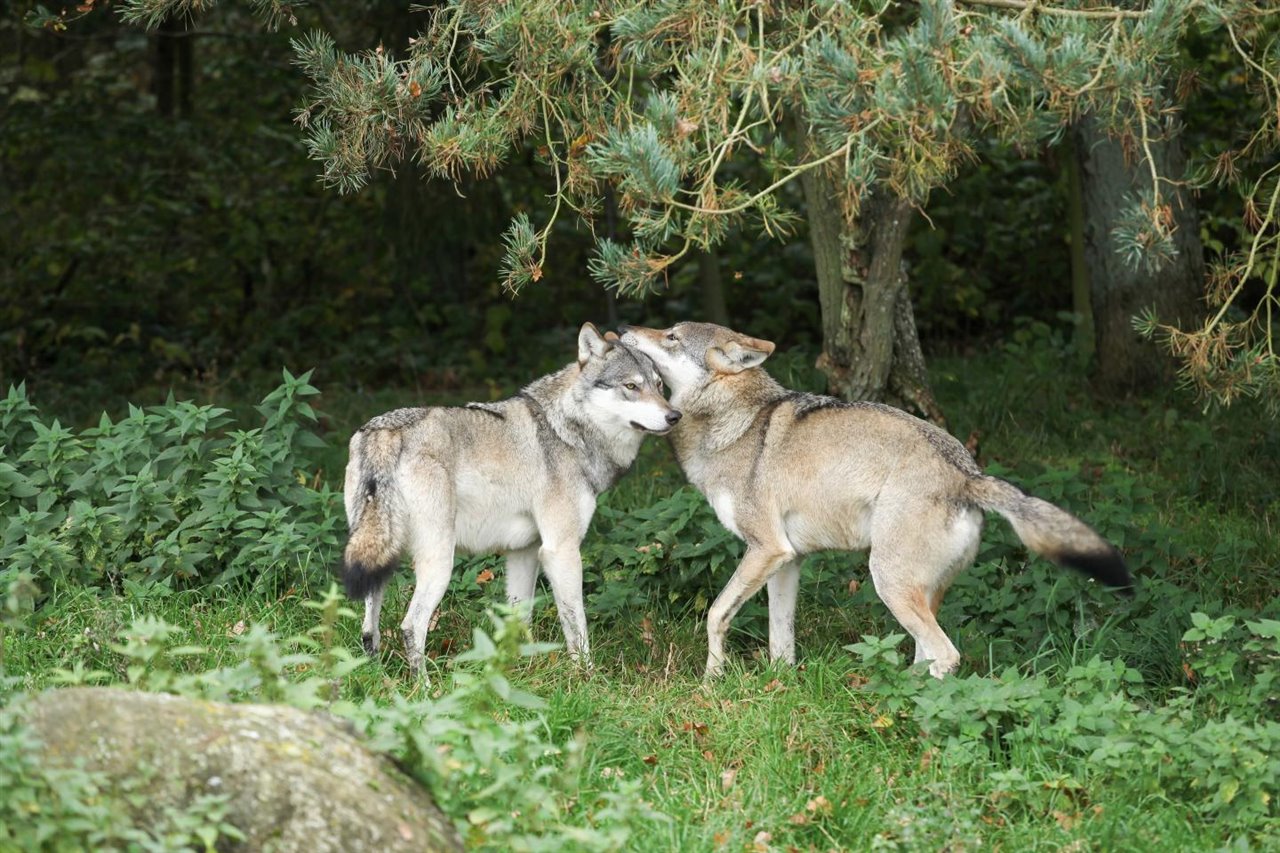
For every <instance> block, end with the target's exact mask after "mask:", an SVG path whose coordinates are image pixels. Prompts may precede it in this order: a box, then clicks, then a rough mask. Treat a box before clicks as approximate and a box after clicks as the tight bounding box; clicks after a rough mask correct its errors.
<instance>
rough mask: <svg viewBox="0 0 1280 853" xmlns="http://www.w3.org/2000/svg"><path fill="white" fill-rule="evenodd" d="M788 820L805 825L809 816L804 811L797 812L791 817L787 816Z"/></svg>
mask: <svg viewBox="0 0 1280 853" xmlns="http://www.w3.org/2000/svg"><path fill="white" fill-rule="evenodd" d="M787 820H789V821H791V822H792V823H794V824H795V825H796V826H804V825H805V824H806V823H808V822H809V816H808V815H807V814H805V813H804V812H796V813H795V814H793V815H792V816H791V817H789V818H787Z"/></svg>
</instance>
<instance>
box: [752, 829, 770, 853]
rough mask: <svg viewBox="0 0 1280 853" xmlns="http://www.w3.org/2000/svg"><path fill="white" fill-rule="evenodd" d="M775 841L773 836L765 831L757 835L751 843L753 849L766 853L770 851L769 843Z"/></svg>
mask: <svg viewBox="0 0 1280 853" xmlns="http://www.w3.org/2000/svg"><path fill="white" fill-rule="evenodd" d="M772 840H773V836H772V835H770V834H769V833H767V832H765V831H764V830H763V829H762V830H760V831H759V832H757V833H756V837H755V838H754V839H752V841H751V849H753V850H758V851H761V853H766V851H768V849H769V842H770V841H772Z"/></svg>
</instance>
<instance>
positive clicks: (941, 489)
mask: <svg viewBox="0 0 1280 853" xmlns="http://www.w3.org/2000/svg"><path fill="white" fill-rule="evenodd" d="M619 331H620V332H621V333H622V341H623V343H625V344H628V345H631V346H634V347H636V348H637V349H638V350H640V351H641V352H643V353H644V354H646V355H648V356H649V357H650V358H651V359H653V362H654V364H655V365H656V366H657V368H658V372H659V373H660V374H662V378H663V379H664V380H665V381H666V383H667V385H668V386H669V387H670V388H671V403H672V405H674V406H676V407H677V408H679V409H680V410H681V412H683V414H684V418H683V420H681V422H680V424H679V426H678V427H676V429H674V430H673V431H672V433H671V439H670V440H671V444H672V447H673V448H674V449H675V453H676V457H677V459H678V460H679V462H680V466H681V467H682V468H683V469H684V473H685V476H686V477H688V479H689V482H691V483H693V485H694V486H696V487H697V488H698V490H699V491H701V492H702V494H704V495H705V496H706V497H707V500H708V501H710V503H711V506H712V508H714V509H715V512H716V516H717V517H718V518H719V519H720V522H721V523H722V524H724V526H725V527H727V528H728V529H729V530H730V531H732V532H733V533H734V534H735V535H736V536H738V537H739V538H741V539H742V540H744V541H745V542H746V544H747V551H746V554H745V555H744V556H743V558H742V562H741V563H740V564H739V565H738V568H737V570H736V571H735V572H734V573H733V577H732V578H730V580H729V583H728V584H727V585H726V586H725V588H724V590H723V591H722V592H721V593H720V595H719V596H717V597H716V600H715V602H714V603H713V604H712V605H711V611H710V613H709V614H708V617H707V639H708V645H709V648H708V653H707V674H708V675H715V674H717V673H718V672H719V671H720V670H721V668H722V667H723V666H724V640H725V634H726V633H727V631H728V628H729V622H730V620H732V619H733V616H734V614H735V613H737V612H738V609H739V608H741V607H742V605H743V603H744V602H745V601H746V600H747V599H749V598H750V597H751V596H753V595H755V594H756V592H757V591H758V590H759V589H760V587H761V586H764V585H765V584H768V588H769V653H770V656H771V657H772V658H773V659H775V660H776V659H782V660H785V661H787V662H789V663H793V662H794V661H795V638H794V617H795V603H796V590H797V587H798V585H799V575H800V562H799V557H800V556H801V555H803V554H806V553H809V552H811V551H818V550H824V549H839V550H861V549H863V548H870V549H871V554H870V569H871V579H872V581H873V582H874V584H875V589H876V593H877V594H878V595H879V596H880V599H881V600H882V601H883V602H884V603H885V604H886V605H887V606H888V608H889V610H890V611H891V612H892V613H893V615H894V617H895V618H896V619H897V620H898V622H900V623H901V624H902V627H903V628H905V629H906V630H907V631H908V633H910V634H911V636H912V637H913V638H914V640H915V645H916V653H915V659H916V662H917V663H918V662H920V661H925V660H927V661H931V664H930V666H929V671H930V672H931V673H933V674H934V675H935V676H938V677H941V676H942V675H944V674H945V673H947V672H950V671H951V670H953V669H954V668H955V667H956V666H957V665H958V664H959V661H960V653H959V652H957V651H956V648H955V646H954V645H952V643H951V640H950V639H949V638H948V637H947V635H946V634H945V633H944V632H943V630H942V629H941V628H940V627H939V626H938V621H937V619H936V615H937V612H938V607H939V605H941V604H942V597H943V595H944V593H946V591H947V587H948V586H949V585H950V583H951V581H952V579H953V578H954V577H955V575H956V573H957V572H959V571H961V570H962V569H964V568H966V567H968V566H969V565H971V564H972V563H973V559H974V556H975V555H976V554H977V551H978V543H979V539H980V537H981V533H982V524H983V510H994V511H996V512H998V513H1000V514H1001V515H1003V516H1004V517H1005V518H1007V519H1008V520H1009V522H1010V523H1011V524H1012V525H1013V529H1014V531H1015V532H1017V534H1018V536H1019V537H1020V538H1021V539H1022V541H1023V542H1024V543H1026V545H1027V546H1028V547H1029V548H1031V549H1032V550H1033V551H1036V552H1037V553H1039V554H1042V555H1044V556H1046V557H1048V558H1049V559H1051V560H1053V561H1055V562H1057V563H1059V564H1062V565H1067V566H1071V567H1073V568H1076V569H1079V570H1081V571H1083V572H1085V573H1086V574H1089V575H1092V576H1093V577H1095V578H1097V579H1098V580H1100V581H1102V582H1103V583H1105V584H1108V585H1110V586H1113V587H1117V588H1119V589H1121V590H1122V591H1126V592H1128V591H1130V587H1131V586H1132V579H1131V578H1130V576H1129V572H1128V569H1127V568H1126V567H1125V564H1124V560H1123V559H1122V558H1121V556H1120V553H1119V552H1118V551H1117V550H1116V549H1115V548H1114V547H1113V546H1112V545H1110V544H1109V543H1108V542H1107V541H1106V540H1104V539H1103V538H1102V537H1101V536H1099V535H1098V534H1097V533H1095V532H1094V531H1093V530H1092V529H1090V528H1089V527H1088V526H1087V525H1086V524H1085V523H1084V522H1082V521H1080V520H1079V519H1077V518H1076V517H1075V516H1073V515H1070V514H1069V513H1067V512H1065V511H1063V510H1061V509H1059V508H1057V507H1055V506H1054V505H1052V504H1050V503H1047V502H1045V501H1042V500H1040V499H1039V498H1034V497H1031V496H1029V495H1026V494H1024V493H1023V492H1022V491H1021V490H1019V489H1018V488H1017V487H1016V486H1014V485H1012V484H1011V483H1007V482H1005V481H1004V480H1000V479H997V478H995V477H990V476H987V475H986V474H983V473H982V471H981V470H980V469H979V468H978V466H977V465H976V464H975V463H974V461H973V459H972V458H971V457H970V455H969V453H968V451H966V450H965V448H964V445H962V444H961V443H960V442H959V441H957V440H956V439H955V438H953V437H952V436H951V435H949V434H947V433H946V432H944V431H943V430H941V429H938V428H937V427H935V426H933V425H932V424H929V423H926V422H925V421H922V420H920V419H918V418H914V417H912V416H911V415H908V414H907V413H906V412H903V411H900V410H898V409H895V408H892V407H890V406H884V405H879V404H877V403H849V402H846V401H843V400H838V399H835V398H832V397H823V396H818V395H814V394H805V393H800V392H796V391H789V390H787V389H786V388H783V387H782V386H781V385H779V384H778V383H777V382H775V381H774V380H773V379H771V378H770V377H769V375H768V374H767V373H765V371H764V370H763V369H762V368H761V367H760V365H761V363H762V362H763V361H764V360H765V359H766V358H767V357H768V356H769V354H770V353H772V352H773V350H774V345H773V344H772V343H770V342H769V341H762V340H757V339H756V338H751V337H748V336H746V335H742V334H739V333H737V332H734V331H732V330H730V329H726V328H723V327H721V326H715V325H711V324H709V323H677V324H676V325H674V326H672V327H671V328H669V329H644V328H636V327H628V326H623V327H622V328H621V329H619Z"/></svg>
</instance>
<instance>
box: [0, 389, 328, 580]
mask: <svg viewBox="0 0 1280 853" xmlns="http://www.w3.org/2000/svg"><path fill="white" fill-rule="evenodd" d="M310 375H311V374H310V372H307V373H304V374H302V375H301V376H293V375H292V374H290V373H289V372H288V371H287V370H286V371H284V382H283V384H282V385H280V387H278V388H277V389H276V390H274V391H272V392H271V393H270V394H268V395H267V396H266V398H265V399H263V401H262V403H261V404H259V405H258V406H257V411H258V413H259V414H260V415H261V417H262V422H261V424H260V425H257V426H253V427H250V428H236V425H235V424H234V423H233V421H232V420H231V418H229V417H228V412H227V410H226V409H223V408H218V407H216V406H200V405H196V404H194V403H190V402H175V401H174V400H173V399H172V397H171V398H170V400H169V401H168V403H166V404H165V405H164V406H155V407H151V408H147V409H141V408H138V407H134V406H131V407H130V409H129V415H128V416H127V417H125V418H123V419H121V420H119V421H116V422H113V421H112V420H111V419H110V418H108V417H107V416H106V415H105V414H104V415H103V416H102V418H101V420H100V421H99V423H98V425H97V426H96V427H93V428H90V429H86V430H82V431H80V432H75V431H73V430H70V429H68V428H66V427H64V426H62V425H61V424H60V423H59V422H58V421H57V420H56V419H55V420H53V421H52V422H48V423H46V422H44V421H42V420H41V419H40V418H39V415H38V412H37V411H36V408H35V407H34V406H33V405H32V404H31V402H30V401H29V400H28V399H27V396H26V393H25V388H24V387H23V386H18V387H16V388H14V387H11V388H10V389H9V394H8V396H7V397H6V398H5V399H4V400H2V401H0V451H2V456H0V484H3V486H4V490H3V491H0V564H2V565H3V568H2V569H0V580H4V579H5V578H8V577H13V576H14V575H15V574H16V573H18V572H27V573H29V574H30V575H31V576H32V578H33V579H34V580H35V581H36V582H37V583H38V584H39V585H40V586H41V587H43V588H45V589H48V588H50V587H52V586H57V585H59V584H74V585H89V586H99V587H102V586H112V587H119V586H120V584H122V583H123V582H124V581H126V580H132V581H138V582H149V583H154V582H163V583H166V584H170V585H173V586H182V585H192V584H207V583H225V582H227V581H230V580H233V579H237V578H247V579H251V580H259V581H260V580H264V579H271V578H274V577H278V576H280V575H283V574H287V573H291V572H296V571H306V570H308V569H310V568H312V567H313V566H316V565H317V564H319V565H326V564H327V563H328V562H329V561H330V560H331V559H332V557H333V554H334V549H335V548H336V546H337V543H338V536H339V531H340V529H341V525H342V514H341V507H340V503H341V502H340V499H339V496H338V493H336V492H334V491H332V490H331V489H330V488H329V487H328V486H327V485H323V484H319V485H312V484H310V483H309V482H308V478H307V477H306V475H304V474H303V473H302V472H303V471H304V470H305V467H306V463H305V460H304V458H303V455H302V454H303V452H304V451H306V450H307V449H310V448H314V447H317V446H321V444H322V443H321V442H320V440H319V439H318V438H317V437H316V436H315V435H314V434H313V433H312V432H310V427H311V426H312V425H313V424H314V423H315V421H316V415H315V412H314V411H313V410H312V408H311V406H310V405H309V404H308V403H307V402H306V398H307V397H310V396H312V395H314V394H316V393H318V392H317V391H316V389H315V388H313V387H312V386H311V385H310V384H309V383H308V381H307V380H308V379H309V377H310Z"/></svg>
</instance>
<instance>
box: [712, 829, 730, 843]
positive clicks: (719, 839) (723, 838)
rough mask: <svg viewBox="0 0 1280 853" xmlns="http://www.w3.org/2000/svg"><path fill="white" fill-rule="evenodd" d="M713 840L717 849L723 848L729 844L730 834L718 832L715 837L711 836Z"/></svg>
mask: <svg viewBox="0 0 1280 853" xmlns="http://www.w3.org/2000/svg"><path fill="white" fill-rule="evenodd" d="M711 840H712V842H714V843H715V845H716V846H717V847H723V846H725V845H726V844H728V843H729V833H727V832H725V831H723V830H721V831H720V832H717V833H716V834H715V835H713V836H711Z"/></svg>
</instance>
